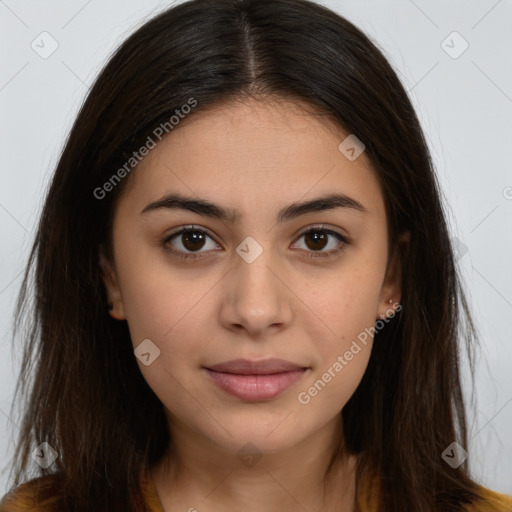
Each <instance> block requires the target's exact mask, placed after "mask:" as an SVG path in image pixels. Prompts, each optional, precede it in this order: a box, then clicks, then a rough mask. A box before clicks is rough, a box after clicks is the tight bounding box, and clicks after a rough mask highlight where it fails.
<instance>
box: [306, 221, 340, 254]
mask: <svg viewBox="0 0 512 512" xmlns="http://www.w3.org/2000/svg"><path fill="white" fill-rule="evenodd" d="M300 238H304V244H305V248H304V250H305V251H306V255H307V256H308V257H312V258H314V257H317V256H320V257H322V256H327V257H328V256H334V255H335V254H336V253H338V252H340V251H342V250H343V249H344V248H345V247H346V246H347V245H348V244H349V240H348V238H347V237H345V236H343V235H342V234H340V233H337V232H336V231H332V230H331V229H326V228H323V227H322V226H320V227H312V228H309V229H308V230H307V231H305V232H304V233H302V235H301V236H300V237H299V239H300ZM333 238H334V239H337V240H338V242H335V241H333V242H331V240H332V239H333ZM329 244H331V248H330V249H328V250H324V249H325V248H326V247H327V246H328V245H329Z"/></svg>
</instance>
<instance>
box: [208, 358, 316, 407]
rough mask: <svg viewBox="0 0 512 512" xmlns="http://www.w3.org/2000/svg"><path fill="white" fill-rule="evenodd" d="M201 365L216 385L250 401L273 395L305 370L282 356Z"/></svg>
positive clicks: (283, 389) (270, 397)
mask: <svg viewBox="0 0 512 512" xmlns="http://www.w3.org/2000/svg"><path fill="white" fill-rule="evenodd" d="M203 369H204V371H205V372H206V374H207V375H208V376H209V377H210V378H211V379H212V381H213V382H214V383H215V384H216V385H217V386H218V387H219V388H220V389H222V390H223V391H225V392H226V393H228V394H230V395H232V396H235V397H237V398H239V399H241V400H246V401H251V402H255V401H261V400H270V399H272V398H275V397H276V396H278V395H279V394H281V393H282V392H284V391H285V390H286V389H288V388H289V387H290V386H291V385H292V384H294V383H295V382H297V381H298V380H299V379H301V378H302V377H303V376H304V375H305V374H306V372H307V371H308V370H309V368H308V367H303V366H301V365H298V364H295V363H291V362H289V361H284V360H282V359H267V360H264V361H249V360H247V359H234V360H232V361H226V362H225V363H220V364H216V365H213V366H209V367H203Z"/></svg>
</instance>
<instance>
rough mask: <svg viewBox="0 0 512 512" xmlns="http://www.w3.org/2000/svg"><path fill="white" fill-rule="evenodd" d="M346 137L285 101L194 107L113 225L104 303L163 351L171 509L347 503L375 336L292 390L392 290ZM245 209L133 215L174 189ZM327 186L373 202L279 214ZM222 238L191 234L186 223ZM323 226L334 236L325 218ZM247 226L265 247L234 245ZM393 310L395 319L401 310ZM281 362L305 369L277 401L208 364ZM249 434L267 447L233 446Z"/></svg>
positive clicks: (359, 328)
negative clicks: (354, 399) (345, 148)
mask: <svg viewBox="0 0 512 512" xmlns="http://www.w3.org/2000/svg"><path fill="white" fill-rule="evenodd" d="M347 135H348V133H343V132H342V131H341V129H340V128H339V127H338V126H336V125H334V124H333V123H332V122H330V121H328V120H327V119H326V118H325V117H321V116H318V115H312V114H311V113H309V112H308V111H307V110H305V109H304V106H302V105H300V104H297V103H291V102H289V101H286V100H283V101H280V102H279V103H278V102H275V101H274V102H269V101H267V102H257V101H255V100H248V101H246V102H236V103H232V104H229V105H222V106H218V107H216V108H213V109H210V110H203V111H199V112H197V113H195V114H194V115H191V116H190V117H189V118H186V119H185V120H184V121H181V123H180V124H179V125H178V126H177V127H176V128H175V129H174V130H173V131H172V132H171V134H170V135H169V136H168V137H167V138H165V139H164V140H163V141H162V142H161V143H159V144H158V145H157V147H156V148H155V149H153V150H152V151H151V152H150V154H149V155H148V156H147V157H145V159H144V160H143V161H142V162H141V164H140V165H139V167H138V168H137V169H136V171H133V173H132V174H131V175H130V177H129V181H128V183H127V184H126V185H127V186H126V188H125V189H124V191H123V194H122V195H121V197H120V201H119V203H118V205H117V208H116V211H115V216H114V225H113V247H114V261H112V262H109V261H107V260H106V259H105V258H103V257H102V264H103V268H104V282H105V286H106V289H107V295H108V298H109V300H110V302H112V303H113V310H112V314H113V316H115V317H116V318H118V319H120V320H126V321H127V322H128V326H129V330H130V335H131V339H132V343H133V346H134V348H136V347H137V346H138V345H139V344H140V343H141V342H142V341H143V340H145V339H150V340H151V342H152V343H154V345H156V346H157V347H158V348H159V350H160V355H159V357H157V358H156V359H155V360H154V361H153V362H152V363H151V364H150V365H148V366H146V365H144V364H142V362H141V361H140V360H139V359H137V362H138V364H139V367H140V370H141V372H142V374H143V376H144V378H145V379H146V381H147V382H148V384H149V386H150V387H151V388H152V389H153V391H154V392H155V394H156V395H157V396H158V398H159V399H160V400H161V402H162V403H163V405H164V407H165V410H166V413H167V417H168V423H169V429H170V432H171V439H173V440H174V442H173V444H172V446H171V447H170V449H169V451H168V452H167V453H166V454H165V456H164V457H163V458H162V461H161V462H160V463H159V464H157V465H156V466H155V467H153V468H152V478H153V481H154V484H155V487H156V490H157V493H158V495H159V497H160V500H161V502H162V505H163V507H164V509H165V510H166V511H174V510H180V511H186V510H190V511H193V510H195V509H196V510H198V511H199V512H202V511H208V512H216V511H221V510H222V511H225V510H240V509H242V508H243V510H245V511H246V512H251V511H258V512H260V511H261V510H266V511H278V510H279V511H281V510H288V511H303V510H308V511H316V510H322V511H342V510H343V511H352V510H355V508H354V507H355V505H354V503H355V463H356V459H355V457H354V456H353V455H350V454H348V453H346V451H345V450H343V449H342V450H341V452H340V455H339V456H338V457H337V458H336V459H335V461H334V463H333V465H332V468H331V471H330V472H329V473H328V472H327V469H328V466H329V462H330V461H331V459H332V458H333V456H334V453H335V449H336V447H337V446H338V445H340V446H343V434H342V422H341V415H340V411H341V410H342V408H343V406H344V405H345V404H346V403H347V401H348V400H349V398H350V397H351V396H352V394H353V393H354V391H355V390H356V388H357V386H358V384H359V382H360V381H361V378H362V376H363V374H364V372H365V369H366V367H367V363H368V360H369V357H370V352H371V346H372V339H371V336H370V337H369V339H368V342H367V344H366V346H365V345H363V344H361V343H359V345H360V347H361V350H360V351H359V352H358V353H357V355H354V357H353V359H352V360H350V361H349V362H348V364H347V365H346V366H344V367H343V370H342V371H340V372H338V373H336V374H335V375H336V376H335V377H333V378H331V380H330V382H328V383H327V384H326V385H325V387H323V389H321V391H320V392H318V393H317V395H316V396H314V397H312V398H311V400H310V402H309V403H307V404H303V403H300V402H299V400H298V395H299V393H301V392H304V391H307V390H308V388H310V387H311V386H312V385H313V383H315V382H316V381H318V380H319V379H321V378H322V375H323V374H325V372H326V371H327V370H328V368H329V367H332V366H333V364H334V363H335V361H337V358H338V356H339V355H341V356H343V354H345V352H346V351H347V350H349V349H350V346H351V344H352V342H353V341H354V340H356V339H357V336H358V335H359V334H360V333H361V332H363V331H364V329H365V328H370V327H373V326H374V325H375V322H376V320H377V319H379V318H381V316H382V315H384V316H390V307H391V305H390V303H389V301H390V300H391V301H392V302H393V303H398V302H399V301H400V272H399V268H398V263H397V259H396V257H395V256H394V257H393V258H392V260H391V262H390V266H389V271H388V273H387V274H386V264H387V255H388V238H387V237H388V233H387V222H386V216H385V209H384V199H383V196H382V193H381V190H380V188H379V185H378V181H377V179H376V177H375V174H374V171H373V170H372V168H371V165H370V162H369V160H368V159H367V157H366V155H365V153H363V154H361V156H359V157H358V158H357V159H356V160H354V161H350V160H349V159H347V158H346V157H345V156H344V155H343V154H342V153H341V152H340V150H339V149H338V145H339V144H340V142H341V141H342V140H343V139H344V138H345V137H346V136H347ZM171 192H174V193H176V192H177V193H180V194H183V195H186V196H192V197H194V198H198V197H199V198H203V199H207V200H209V201H211V202H214V203H216V204H219V205H221V206H223V207H225V208H235V209H237V210H239V211H240V215H241V216H240V219H239V220H238V221H237V222H235V223H233V224H231V223H229V222H228V221H223V220H219V219H215V218H210V217H207V216H205V215H201V214H198V213H194V212H190V211H186V210H177V209H174V210H171V209H159V210H154V211H151V212H146V213H142V214H141V213H140V212H141V211H142V210H143V209H144V208H145V207H146V205H148V204H149V203H151V202H153V201H156V200H158V199H160V198H161V197H163V196H165V195H166V194H168V193H171ZM333 192H337V193H343V194H346V195H348V196H350V197H351V198H353V199H356V200H357V201H359V202H360V203H361V204H362V205H363V206H364V208H366V209H367V212H366V213H362V212H360V211H357V210H355V209H351V208H336V209H332V210H326V211H317V212H311V213H307V214H305V215H302V216H300V217H296V218H293V219H290V220H288V221H285V222H283V223H278V222H277V219H276V215H277V212H278V211H279V210H280V209H281V208H283V207H285V206H287V205H289V204H291V203H294V202H299V201H306V200H310V199H314V198H317V197H320V196H324V195H327V194H331V193H333ZM192 224H193V225H194V226H196V228H202V229H208V230H209V231H210V233H211V234H212V237H211V238H210V237H208V236H207V237H206V238H205V239H204V243H203V245H202V246H201V244H199V245H196V246H193V245H190V244H188V245H187V242H186V240H184V237H183V236H181V235H178V236H177V237H175V238H174V239H172V240H171V241H168V242H167V247H169V246H171V247H173V248H174V249H176V250H178V251H179V250H181V251H182V252H185V253H187V249H188V253H189V254H190V253H192V254H193V253H194V247H196V250H195V252H196V253H197V252H199V253H202V254H203V257H202V258H197V259H195V260H194V259H191V260H185V259H181V258H178V257H176V256H173V255H172V254H170V253H169V252H168V251H166V249H165V247H164V246H163V245H162V241H163V240H164V239H165V238H166V237H169V236H170V235H172V234H173V233H175V232H178V231H179V229H180V228H181V227H183V226H189V225H192ZM318 224H323V225H324V226H325V229H330V230H332V231H335V232H337V233H340V234H341V235H344V236H346V237H348V238H349V240H350V243H349V244H348V245H346V246H345V247H344V249H343V250H342V251H341V252H340V253H338V254H334V255H333V256H332V257H330V258H329V257H318V256H317V257H312V258H308V254H310V255H313V256H315V254H318V253H319V252H324V253H325V252H327V251H329V250H330V249H334V248H336V247H337V246H338V244H340V243H341V244H342V242H340V241H339V240H338V238H336V236H334V235H332V234H331V235H328V239H327V240H326V241H325V242H324V243H323V244H319V245H318V246H315V245H314V240H313V241H312V239H311V238H310V237H308V236H307V235H306V236H304V235H303V233H304V231H305V230H306V229H307V228H309V227H313V226H317V225H318ZM321 233H323V234H325V231H321ZM248 236H251V237H253V238H254V239H255V240H256V241H257V242H258V244H259V245H260V246H261V247H262V249H263V252H262V254H261V255H260V256H259V257H258V258H257V259H256V260H254V261H253V262H252V263H247V262H246V261H245V260H244V259H243V258H242V257H240V256H239V255H238V253H237V252H236V248H237V247H238V246H239V244H240V243H241V242H242V241H243V240H244V239H245V238H246V237H248ZM391 321H392V320H391ZM271 357H276V358H281V359H285V360H288V361H292V362H295V363H299V364H300V365H301V366H305V367H308V368H309V369H308V370H307V372H306V373H305V374H304V376H303V377H302V378H301V379H300V380H299V381H298V382H296V383H294V384H293V385H292V386H291V387H289V388H288V389H286V390H285V391H284V392H283V393H281V394H280V395H278V396H277V397H275V398H273V399H271V400H265V401H260V402H248V401H243V400H241V399H238V398H235V397H232V396H230V395H228V394H226V393H225V392H224V391H222V390H221V389H219V388H218V387H217V386H216V385H215V384H214V383H213V382H212V381H211V378H210V377H209V376H208V375H206V374H205V373H204V371H203V369H202V368H203V367H204V366H209V365H213V364H216V363H220V362H223V361H227V360H230V359H234V358H246V359H254V360H262V359H267V358H271ZM248 442H250V443H252V445H254V446H255V447H256V449H257V452H258V454H260V455H261V458H259V460H258V461H257V462H256V463H254V464H253V465H251V466H250V467H249V466H248V465H247V464H243V463H242V462H241V459H240V458H239V457H237V454H238V452H239V450H240V449H241V448H242V447H244V446H245V445H246V444H247V443H248Z"/></svg>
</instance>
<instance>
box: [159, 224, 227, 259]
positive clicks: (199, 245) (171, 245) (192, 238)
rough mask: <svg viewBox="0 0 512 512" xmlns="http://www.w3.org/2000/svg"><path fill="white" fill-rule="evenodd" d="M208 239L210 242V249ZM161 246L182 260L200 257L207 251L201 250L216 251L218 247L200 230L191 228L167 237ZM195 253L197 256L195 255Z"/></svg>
mask: <svg viewBox="0 0 512 512" xmlns="http://www.w3.org/2000/svg"><path fill="white" fill-rule="evenodd" d="M208 239H210V240H211V242H210V244H211V246H210V247H207V245H208ZM162 243H163V245H164V247H165V248H166V250H168V251H169V252H171V253H172V254H175V255H177V256H181V257H183V258H196V257H199V256H202V255H203V253H205V252H207V251H202V250H201V249H204V248H205V247H206V249H216V248H218V245H217V244H216V243H215V242H214V241H213V239H212V237H211V236H210V235H209V234H208V233H206V231H204V230H202V229H197V228H194V227H193V226H192V227H187V228H184V229H182V230H180V231H178V232H177V233H174V234H172V235H171V236H168V237H167V238H166V239H165V240H163V242H162ZM195 253H197V254H195Z"/></svg>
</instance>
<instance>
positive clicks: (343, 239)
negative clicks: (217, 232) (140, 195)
mask: <svg viewBox="0 0 512 512" xmlns="http://www.w3.org/2000/svg"><path fill="white" fill-rule="evenodd" d="M338 229H339V228H338ZM190 231H193V232H201V233H204V234H205V235H207V236H208V237H210V238H211V239H212V240H213V241H214V242H215V243H217V242H216V240H215V236H214V235H213V233H212V232H211V231H210V230H209V229H208V228H204V227H202V226H197V225H195V224H188V225H184V226H180V227H179V228H177V230H176V231H174V232H172V233H170V234H168V235H166V236H165V237H164V239H163V240H162V242H161V244H162V245H163V246H164V248H165V250H166V251H168V252H170V253H171V254H173V255H175V256H178V257H180V258H183V259H196V258H202V257H207V256H208V255H209V254H210V253H211V251H212V250H209V251H204V252H201V251H197V252H184V251H180V250H177V249H174V248H169V247H168V245H167V244H168V243H169V242H170V241H171V240H172V239H173V238H174V237H176V236H178V235H181V234H183V233H187V232H190ZM312 231H325V232H326V233H327V234H328V236H329V235H330V236H335V237H337V238H338V240H339V244H338V246H337V247H336V248H335V249H331V250H329V251H306V250H302V249H301V250H300V252H304V253H305V254H306V257H311V258H315V257H329V256H336V254H338V253H339V252H341V251H342V250H343V249H345V247H346V246H347V245H350V244H351V242H352V240H351V238H350V237H348V236H347V235H343V234H342V233H339V232H338V231H336V230H335V229H331V228H329V227H328V226H327V225H325V224H315V225H312V226H309V227H307V228H305V229H304V228H302V229H301V230H299V231H298V233H297V235H296V237H295V238H294V240H295V241H294V242H293V244H296V243H297V241H298V240H299V239H300V238H302V237H303V236H304V235H307V234H308V233H310V232H312ZM217 245H219V244H218V243H217ZM214 251H216V250H214ZM203 255H205V256H203Z"/></svg>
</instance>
